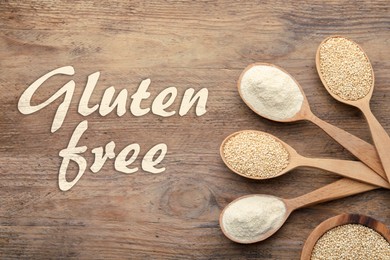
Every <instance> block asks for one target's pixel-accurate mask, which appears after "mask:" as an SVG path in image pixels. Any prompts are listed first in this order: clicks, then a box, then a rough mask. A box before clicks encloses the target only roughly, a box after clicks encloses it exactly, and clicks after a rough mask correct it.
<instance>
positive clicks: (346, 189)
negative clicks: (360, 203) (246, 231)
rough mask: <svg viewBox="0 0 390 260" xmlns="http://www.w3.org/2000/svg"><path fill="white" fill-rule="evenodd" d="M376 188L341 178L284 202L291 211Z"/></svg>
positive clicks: (375, 187) (376, 187)
mask: <svg viewBox="0 0 390 260" xmlns="http://www.w3.org/2000/svg"><path fill="white" fill-rule="evenodd" d="M378 188H379V187H378V186H374V185H370V184H366V183H363V182H358V181H354V180H350V179H347V178H343V179H341V180H338V181H335V182H333V183H331V184H328V185H326V186H324V187H322V188H319V189H317V190H315V191H312V192H309V193H307V194H305V195H302V196H300V197H297V198H294V199H285V201H286V203H287V205H288V207H289V208H290V210H291V211H293V210H295V209H298V208H302V207H307V206H310V205H314V204H317V203H321V202H326V201H331V200H335V199H340V198H344V197H348V196H352V195H355V194H358V193H363V192H366V191H370V190H375V189H378Z"/></svg>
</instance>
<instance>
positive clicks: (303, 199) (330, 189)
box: [219, 178, 378, 244]
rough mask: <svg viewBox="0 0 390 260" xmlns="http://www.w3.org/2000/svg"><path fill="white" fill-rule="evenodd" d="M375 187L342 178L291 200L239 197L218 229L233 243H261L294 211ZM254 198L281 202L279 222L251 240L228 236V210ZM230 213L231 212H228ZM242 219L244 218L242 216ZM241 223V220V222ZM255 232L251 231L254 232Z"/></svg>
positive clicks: (221, 216)
mask: <svg viewBox="0 0 390 260" xmlns="http://www.w3.org/2000/svg"><path fill="white" fill-rule="evenodd" d="M377 188H378V187H377V186H373V185H369V184H366V183H361V182H357V181H353V180H350V179H346V178H343V179H341V180H338V181H335V182H333V183H331V184H328V185H326V186H324V187H322V188H319V189H317V190H315V191H312V192H310V193H307V194H305V195H302V196H299V197H296V198H293V199H282V198H278V197H275V196H271V195H265V194H256V195H247V196H243V197H240V198H238V199H236V200H234V201H232V202H231V203H229V204H228V205H227V206H226V207H225V208H224V209H223V211H222V212H221V215H220V217H219V223H220V227H221V229H222V232H223V233H224V234H225V236H227V237H228V238H229V239H231V240H232V241H234V242H237V243H242V244H251V243H255V242H260V241H263V240H264V239H267V238H268V237H270V236H272V235H273V234H274V233H275V232H276V231H278V230H279V229H280V228H281V227H282V226H283V224H284V222H285V221H286V220H287V218H288V217H289V215H290V214H291V213H292V212H293V211H294V210H296V209H299V208H303V207H307V206H311V205H315V204H318V203H321V202H326V201H331V200H335V199H339V198H344V197H348V196H351V195H355V194H358V193H362V192H366V191H370V190H374V189H377ZM256 196H271V197H274V198H276V199H279V200H281V201H282V202H283V203H284V205H285V212H284V213H282V214H283V215H282V216H280V217H281V221H278V222H277V223H276V224H275V225H274V226H272V227H271V229H269V230H268V231H267V232H265V233H263V234H261V235H258V236H255V237H254V238H253V239H241V238H237V237H236V236H234V234H230V233H229V232H228V231H227V229H226V227H225V223H224V220H225V219H224V217H225V214H227V213H229V212H228V211H229V208H230V207H231V206H232V205H234V204H235V203H237V202H238V201H240V200H244V199H246V198H249V197H256ZM230 213H232V212H230ZM243 217H244V216H243ZM237 221H238V222H240V219H237ZM241 221H242V220H241ZM255 231H256V230H253V232H255Z"/></svg>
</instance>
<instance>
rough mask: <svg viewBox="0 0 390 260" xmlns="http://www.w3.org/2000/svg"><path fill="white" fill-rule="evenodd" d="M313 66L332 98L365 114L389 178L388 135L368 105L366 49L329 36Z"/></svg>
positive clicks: (369, 75) (371, 80) (370, 76)
mask: <svg viewBox="0 0 390 260" xmlns="http://www.w3.org/2000/svg"><path fill="white" fill-rule="evenodd" d="M316 67H317V71H318V74H319V75H320V78H321V81H322V83H323V84H324V86H325V88H326V90H327V91H328V92H329V94H330V95H331V96H332V97H333V98H334V99H336V100H338V101H340V102H342V103H345V104H347V105H351V106H354V107H357V108H358V109H360V111H361V112H362V113H363V114H364V117H365V118H366V120H367V123H368V125H369V127H370V130H371V136H372V139H373V141H374V144H375V147H376V150H377V151H378V154H379V157H380V159H381V162H382V165H383V168H384V170H385V172H386V175H387V179H388V180H390V156H389V155H390V137H389V135H388V134H387V133H386V130H385V129H384V128H383V127H382V126H381V124H380V123H379V122H378V120H377V119H376V118H375V116H374V115H373V114H372V112H371V109H370V99H371V96H372V92H373V90H374V71H373V69H372V66H371V63H370V60H369V59H368V57H367V55H366V53H365V52H364V51H363V49H362V48H361V47H360V46H359V45H358V44H357V43H355V42H354V41H352V40H350V39H347V38H344V37H341V36H331V37H329V38H327V39H325V40H324V41H323V42H322V43H321V44H320V46H319V47H318V49H317V55H316Z"/></svg>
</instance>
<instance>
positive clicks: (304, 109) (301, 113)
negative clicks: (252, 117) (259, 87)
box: [237, 62, 312, 122]
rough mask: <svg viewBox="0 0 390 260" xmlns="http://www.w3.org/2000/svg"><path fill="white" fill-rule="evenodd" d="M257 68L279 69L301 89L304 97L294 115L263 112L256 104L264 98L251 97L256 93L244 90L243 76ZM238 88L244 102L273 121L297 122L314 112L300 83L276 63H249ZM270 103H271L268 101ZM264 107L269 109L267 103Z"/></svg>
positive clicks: (282, 74) (291, 82) (281, 73)
mask: <svg viewBox="0 0 390 260" xmlns="http://www.w3.org/2000/svg"><path fill="white" fill-rule="evenodd" d="M256 68H260V69H262V68H264V69H271V70H273V71H278V72H279V73H280V75H281V76H285V77H286V78H287V77H288V78H289V79H290V80H291V81H290V84H292V85H293V86H294V87H295V88H296V90H299V92H300V94H301V97H302V101H301V106H300V109H299V110H298V111H297V112H296V113H295V114H294V115H293V116H291V117H288V118H280V117H276V116H270V115H267V114H266V113H263V112H262V111H260V110H259V109H257V108H256V106H257V105H256V103H257V102H262V101H264V100H261V98H259V97H257V98H255V99H251V96H254V95H251V94H252V93H248V92H246V91H245V90H244V88H243V84H242V83H243V78H244V77H245V76H246V75H247V74H248V71H250V70H253V69H256ZM294 83H295V84H294ZM237 88H238V93H239V94H240V97H241V99H242V100H243V101H244V103H245V104H246V105H247V106H248V107H249V108H250V109H251V110H252V111H253V112H255V113H256V114H258V115H259V116H261V117H264V118H267V119H269V120H273V121H277V122H295V121H300V120H304V119H306V118H307V114H309V115H310V114H312V113H311V111H310V107H309V103H308V101H307V98H306V96H305V93H304V92H303V89H302V87H301V86H300V85H299V83H298V82H297V81H296V80H295V78H294V77H293V76H291V75H290V74H289V73H288V72H287V71H285V70H284V69H282V68H281V67H278V66H276V65H274V64H270V63H261V62H257V63H253V64H250V65H248V66H247V67H246V68H245V69H244V70H243V72H242V73H241V75H240V77H239V79H238V82H237ZM275 102H278V101H276V100H275ZM268 104H271V103H268ZM264 107H265V108H266V109H267V104H265V105H264Z"/></svg>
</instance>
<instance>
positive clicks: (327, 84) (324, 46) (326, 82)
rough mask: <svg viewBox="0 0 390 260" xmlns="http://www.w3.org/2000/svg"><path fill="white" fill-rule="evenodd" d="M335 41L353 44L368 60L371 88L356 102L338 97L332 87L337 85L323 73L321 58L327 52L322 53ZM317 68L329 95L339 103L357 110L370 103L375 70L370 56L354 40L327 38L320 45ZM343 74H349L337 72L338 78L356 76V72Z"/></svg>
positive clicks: (338, 37)
mask: <svg viewBox="0 0 390 260" xmlns="http://www.w3.org/2000/svg"><path fill="white" fill-rule="evenodd" d="M333 40H345V43H348V44H351V45H352V46H355V47H356V48H357V49H358V50H359V51H360V54H361V55H362V56H363V57H364V58H365V60H366V62H365V64H364V65H365V66H367V67H369V70H370V80H369V81H370V88H369V90H368V92H367V93H366V94H365V95H364V96H363V97H361V98H359V99H356V100H353V99H346V98H342V97H340V95H337V94H336V93H335V90H333V88H331V86H332V85H334V84H335V83H334V81H333V82H332V79H330V78H329V76H327V75H326V74H325V73H324V71H323V65H322V62H321V56H322V55H325V52H324V51H322V50H324V49H325V50H326V49H327V44H328V43H329V41H333ZM338 45H341V46H342V45H345V44H340V43H339V44H338ZM340 49H341V50H342V48H340ZM328 52H329V51H328ZM338 56H341V55H338ZM340 62H343V61H340ZM344 62H347V60H344ZM316 68H317V72H318V75H319V77H320V79H321V81H322V83H323V85H324V87H325V88H326V90H327V91H328V93H329V94H330V95H331V96H332V97H333V98H334V99H336V100H337V101H339V102H342V103H344V104H347V105H351V106H354V107H357V108H360V107H361V106H364V105H365V104H366V103H367V102H370V99H371V97H372V93H373V91H374V84H375V77H374V70H373V68H372V66H371V62H370V60H369V59H368V56H367V54H366V53H365V52H364V50H363V48H362V47H360V45H358V44H357V43H355V42H354V41H352V40H350V39H348V38H346V37H342V36H339V35H336V36H330V37H328V38H326V39H325V40H323V41H322V42H321V43H320V45H319V47H318V49H317V52H316ZM355 69H356V68H355ZM340 74H341V75H340ZM343 74H347V73H342V72H340V71H338V72H337V76H339V77H342V78H347V77H348V76H350V75H351V74H352V75H353V74H356V72H353V71H351V72H348V74H350V75H343ZM356 76H357V75H356ZM359 76H360V77H362V75H359ZM333 77H334V75H333ZM340 92H342V91H340Z"/></svg>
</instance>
